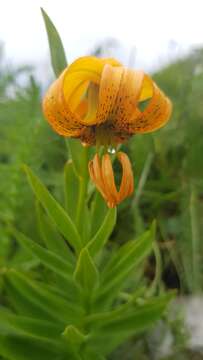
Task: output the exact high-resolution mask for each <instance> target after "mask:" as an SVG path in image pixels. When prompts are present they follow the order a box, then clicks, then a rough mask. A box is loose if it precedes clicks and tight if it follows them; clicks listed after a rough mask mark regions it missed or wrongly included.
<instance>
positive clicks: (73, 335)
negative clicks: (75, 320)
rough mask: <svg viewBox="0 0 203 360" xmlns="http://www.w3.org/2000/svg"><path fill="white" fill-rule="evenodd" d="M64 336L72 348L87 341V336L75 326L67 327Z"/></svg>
mask: <svg viewBox="0 0 203 360" xmlns="http://www.w3.org/2000/svg"><path fill="white" fill-rule="evenodd" d="M62 335H63V337H64V338H65V339H66V340H67V341H68V343H69V344H71V345H72V346H80V345H81V344H82V343H83V342H85V340H86V336H85V335H84V334H82V333H81V331H80V330H78V329H77V328H76V327H75V326H73V325H69V326H67V327H66V328H65V330H64V332H63V334H62Z"/></svg>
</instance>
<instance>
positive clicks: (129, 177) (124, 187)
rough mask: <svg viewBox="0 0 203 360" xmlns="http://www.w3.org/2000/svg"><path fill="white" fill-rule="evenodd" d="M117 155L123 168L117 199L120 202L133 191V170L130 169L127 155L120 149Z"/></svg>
mask: <svg viewBox="0 0 203 360" xmlns="http://www.w3.org/2000/svg"><path fill="white" fill-rule="evenodd" d="M117 156H118V159H119V161H120V163H121V165H122V170H123V175H122V180H121V185H120V190H119V193H118V201H119V202H121V201H123V200H124V199H125V198H126V197H128V196H130V195H131V194H132V193H133V190H134V177H133V171H132V167H131V163H130V160H129V158H128V156H127V155H126V154H125V153H123V152H121V151H120V152H119V153H118V155H117Z"/></svg>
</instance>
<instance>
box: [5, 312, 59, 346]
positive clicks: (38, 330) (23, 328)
mask: <svg viewBox="0 0 203 360" xmlns="http://www.w3.org/2000/svg"><path fill="white" fill-rule="evenodd" d="M62 330H63V326H62V325H60V324H56V323H53V322H51V321H46V320H44V319H43V320H40V319H35V318H31V317H25V316H22V315H16V314H14V313H12V312H11V311H9V310H8V309H7V308H4V307H0V332H1V333H4V334H9V333H10V334H11V333H14V332H15V333H16V334H18V333H19V334H24V335H27V336H33V335H34V336H37V337H40V338H47V339H53V340H56V341H57V340H59V339H60V336H61V332H62Z"/></svg>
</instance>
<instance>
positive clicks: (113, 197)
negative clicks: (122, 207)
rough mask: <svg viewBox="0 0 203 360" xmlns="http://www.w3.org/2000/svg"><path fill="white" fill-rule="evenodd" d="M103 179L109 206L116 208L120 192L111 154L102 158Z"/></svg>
mask: <svg viewBox="0 0 203 360" xmlns="http://www.w3.org/2000/svg"><path fill="white" fill-rule="evenodd" d="M102 177H103V181H104V187H105V193H106V195H107V199H108V206H109V207H114V206H116V205H117V202H118V191H117V189H116V185H115V180H114V173H113V168H112V164H111V159H110V156H109V154H105V155H104V156H103V158H102Z"/></svg>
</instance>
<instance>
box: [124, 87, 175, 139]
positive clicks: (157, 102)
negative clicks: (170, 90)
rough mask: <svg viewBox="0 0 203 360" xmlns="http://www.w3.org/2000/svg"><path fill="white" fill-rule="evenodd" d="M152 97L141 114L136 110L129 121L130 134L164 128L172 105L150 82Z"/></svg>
mask: <svg viewBox="0 0 203 360" xmlns="http://www.w3.org/2000/svg"><path fill="white" fill-rule="evenodd" d="M151 84H152V89H153V95H152V98H151V100H150V102H149V104H148V106H147V107H146V109H145V110H144V111H143V112H141V111H140V110H139V109H138V108H137V109H136V111H135V113H134V114H133V117H132V119H131V121H130V125H129V131H130V132H132V133H147V132H152V131H155V130H157V129H159V128H161V127H162V126H164V125H165V124H166V123H167V121H168V120H169V118H170V115H171V112H172V103H171V101H170V100H169V98H168V97H167V96H166V95H165V94H164V93H163V92H162V91H161V90H160V89H159V88H158V86H157V85H156V84H155V83H154V82H153V81H152V82H151Z"/></svg>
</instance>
